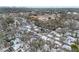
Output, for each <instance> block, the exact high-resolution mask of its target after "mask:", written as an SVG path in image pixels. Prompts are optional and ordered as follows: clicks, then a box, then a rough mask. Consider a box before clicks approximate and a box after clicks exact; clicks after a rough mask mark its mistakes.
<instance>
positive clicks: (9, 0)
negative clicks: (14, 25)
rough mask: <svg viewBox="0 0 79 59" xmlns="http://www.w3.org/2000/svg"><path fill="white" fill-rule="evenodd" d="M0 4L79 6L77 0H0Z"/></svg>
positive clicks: (18, 5)
mask: <svg viewBox="0 0 79 59" xmlns="http://www.w3.org/2000/svg"><path fill="white" fill-rule="evenodd" d="M0 6H10V7H12V6H16V7H79V3H78V0H73V1H72V0H0Z"/></svg>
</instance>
